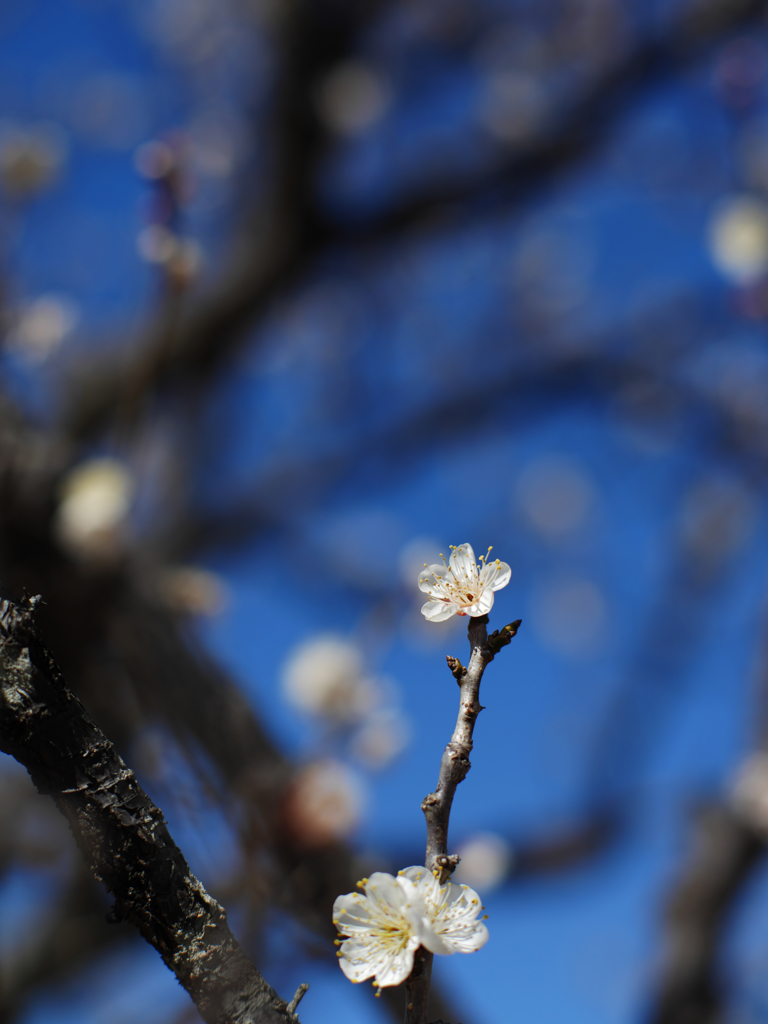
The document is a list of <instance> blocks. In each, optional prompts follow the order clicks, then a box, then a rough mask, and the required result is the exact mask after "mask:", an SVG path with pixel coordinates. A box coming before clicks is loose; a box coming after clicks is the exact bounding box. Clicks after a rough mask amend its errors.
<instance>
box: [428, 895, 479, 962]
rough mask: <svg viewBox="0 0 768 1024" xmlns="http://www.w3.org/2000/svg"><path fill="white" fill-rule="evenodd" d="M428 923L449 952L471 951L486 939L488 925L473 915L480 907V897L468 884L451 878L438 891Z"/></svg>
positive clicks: (476, 913) (476, 915)
mask: <svg viewBox="0 0 768 1024" xmlns="http://www.w3.org/2000/svg"><path fill="white" fill-rule="evenodd" d="M441 896H442V905H441V906H440V907H439V908H438V909H437V911H436V913H435V915H434V917H433V919H432V927H433V928H434V930H435V933H436V934H437V935H438V937H439V938H440V940H441V941H442V943H443V944H444V945H445V946H447V947H448V948H449V950H450V952H454V953H474V952H475V950H478V949H480V948H481V947H482V946H484V945H485V943H486V942H487V941H488V929H487V928H486V926H485V925H484V924H483V922H482V921H478V920H477V917H478V915H479V913H480V911H481V910H482V909H483V908H482V906H481V905H480V897H479V896H478V895H477V893H476V892H475V890H474V889H470V888H469V886H468V885H456V884H455V883H453V882H451V883H449V885H447V886H445V887H444V888H443V891H442V893H441Z"/></svg>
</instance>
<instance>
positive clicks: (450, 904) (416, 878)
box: [333, 867, 488, 988]
mask: <svg viewBox="0 0 768 1024" xmlns="http://www.w3.org/2000/svg"><path fill="white" fill-rule="evenodd" d="M359 884H360V885H362V886H363V889H364V895H361V894H360V893H356V892H351V893H348V894H347V895H346V896H339V898H338V899H337V900H336V902H335V903H334V905H333V923H334V924H335V925H336V927H337V928H338V930H339V932H340V933H341V934H342V935H343V936H345V937H346V938H345V941H344V942H342V943H341V949H340V951H339V954H338V955H339V964H340V966H341V969H342V971H343V972H344V973H345V974H346V976H347V977H348V978H349V979H350V981H354V982H358V981H365V980H366V978H375V979H376V980H375V981H374V985H377V986H379V987H382V988H385V987H387V986H390V985H399V984H400V983H401V982H403V981H405V979H406V978H407V977H408V975H409V974H410V973H411V971H412V970H413V957H414V954H415V952H416V950H417V949H418V948H419V946H424V947H425V948H426V949H428V950H430V952H432V953H443V954H449V953H474V952H475V950H477V949H480V947H481V946H484V945H485V943H486V942H487V941H488V929H487V928H486V926H485V925H484V924H483V922H482V921H478V920H477V917H478V914H479V913H480V911H481V910H482V909H483V908H482V907H481V905H480V898H479V896H478V895H477V893H476V892H475V891H474V889H470V888H469V886H468V885H456V884H455V883H454V882H448V883H446V884H444V885H440V884H439V882H438V881H437V879H436V878H435V877H434V875H433V874H432V872H431V871H428V870H427V869H426V868H425V867H411V868H405V870H403V871H400V872H399V873H398V875H397V877H396V878H394V877H393V876H392V875H388V874H386V873H385V872H383V871H377V872H376V874H373V875H371V877H370V878H366V879H364V880H363V882H361V883H359Z"/></svg>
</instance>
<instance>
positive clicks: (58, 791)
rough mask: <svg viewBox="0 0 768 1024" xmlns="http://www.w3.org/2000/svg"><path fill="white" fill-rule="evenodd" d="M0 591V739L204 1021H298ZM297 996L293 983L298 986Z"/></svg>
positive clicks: (21, 613)
mask: <svg viewBox="0 0 768 1024" xmlns="http://www.w3.org/2000/svg"><path fill="white" fill-rule="evenodd" d="M36 603H37V599H34V598H33V599H32V600H30V601H29V602H28V606H27V607H26V608H24V607H21V606H19V605H15V604H13V603H12V602H10V601H5V600H4V601H1V602H0V749H2V750H3V751H5V752H6V753H8V754H11V755H12V756H13V757H15V758H16V760H18V761H19V762H20V763H21V764H23V765H24V766H25V768H26V769H27V771H28V772H29V774H30V775H31V777H32V781H33V782H34V784H35V786H36V787H37V789H38V792H40V793H41V794H46V795H49V796H51V797H53V799H54V801H55V802H56V805H57V807H58V808H59V810H60V811H61V813H62V814H63V815H64V817H65V818H66V819H67V821H68V823H69V826H70V828H71V830H72V833H73V835H74V837H75V841H76V842H77V845H78V847H79V848H80V851H81V852H82V854H83V856H84V857H85V859H86V861H87V862H88V864H89V865H90V868H91V870H92V871H93V873H94V874H95V876H96V877H97V878H98V879H99V880H101V881H103V882H104V883H105V885H106V886H107V889H108V890H109V891H110V892H111V893H113V894H114V896H115V906H114V911H113V919H114V920H121V919H123V918H127V919H128V920H130V921H131V922H132V923H133V924H135V925H136V926H137V927H138V929H139V931H140V932H141V934H142V935H143V936H144V938H145V939H146V940H147V941H148V942H150V943H151V944H152V945H153V946H154V947H155V949H157V951H158V952H159V953H160V955H161V956H162V958H163V961H164V962H165V964H166V965H167V966H168V967H169V968H170V969H171V970H172V971H173V973H174V974H175V975H176V977H177V979H178V980H179V982H180V983H181V985H182V986H183V987H184V988H185V989H186V990H187V992H188V993H189V994H190V996H191V997H192V999H193V1000H194V1002H195V1004H196V1006H197V1008H198V1010H199V1011H200V1015H201V1016H202V1018H203V1020H204V1021H206V1024H225V1022H226V1024H297V1018H296V1016H295V1015H294V1014H293V1013H292V1012H291V1011H289V1010H288V1007H287V1005H286V1003H285V1002H284V1000H282V999H281V998H280V997H279V996H278V995H277V993H276V992H275V991H274V990H273V989H272V988H271V987H270V986H269V985H268V984H267V982H266V981H265V980H264V978H263V977H262V976H261V974H260V973H259V972H258V971H257V970H256V968H255V967H254V966H253V964H252V963H251V962H250V960H249V959H248V958H247V957H246V955H245V953H244V952H243V950H242V949H241V948H240V946H239V944H238V942H237V940H236V939H235V937H234V936H233V935H232V932H231V931H230V929H229V926H228V924H227V919H226V913H225V911H224V909H223V908H222V907H220V906H219V904H218V903H217V902H216V901H215V900H214V899H213V898H212V897H211V896H210V895H209V894H208V893H207V892H206V891H205V889H204V888H203V886H202V884H201V883H200V882H199V881H198V879H197V878H195V876H194V875H193V874H192V872H191V871H190V869H189V865H188V864H187V862H186V860H185V859H184V855H183V854H182V852H181V850H179V848H178V847H177V846H176V844H175V843H174V842H173V839H172V838H171V835H170V833H169V832H168V829H167V827H166V824H165V820H164V818H163V815H162V812H161V811H160V810H159V809H158V808H157V807H156V806H155V805H154V804H153V803H152V801H151V800H150V799H149V797H148V796H147V794H146V793H145V792H144V791H143V789H142V788H141V787H140V786H139V784H138V782H137V781H136V778H135V776H134V774H133V772H131V771H130V769H129V768H127V766H126V765H125V763H124V762H123V761H122V759H121V758H120V757H119V756H118V754H117V752H116V751H115V748H114V747H113V746H112V744H111V743H110V742H109V740H108V739H107V738H106V736H105V735H104V734H103V733H102V732H101V730H100V729H99V728H98V727H97V726H96V725H95V724H94V722H93V721H92V720H91V719H90V718H89V716H88V714H87V713H86V711H85V709H84V708H83V706H82V704H81V703H80V702H79V700H78V699H77V698H76V697H75V696H74V694H72V693H71V692H70V691H69V690H68V689H67V687H66V685H65V684H64V680H63V678H62V676H61V673H60V672H59V670H58V668H57V667H56V665H55V664H54V662H53V660H52V658H51V656H50V655H49V654H48V652H47V651H46V650H45V648H44V647H43V645H42V643H41V642H40V640H39V638H38V636H37V632H36V630H35V627H34V624H33V620H32V611H33V610H34V607H35V604H36ZM297 995H298V993H297Z"/></svg>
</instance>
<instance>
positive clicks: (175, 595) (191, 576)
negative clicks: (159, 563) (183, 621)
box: [159, 565, 227, 615]
mask: <svg viewBox="0 0 768 1024" xmlns="http://www.w3.org/2000/svg"><path fill="white" fill-rule="evenodd" d="M159 582H160V592H161V594H162V597H163V599H164V600H165V603H166V604H167V606H168V607H169V608H170V609H172V611H175V612H181V613H182V614H186V615H219V614H220V613H221V612H222V611H224V608H225V607H226V603H227V589H226V585H225V583H224V581H223V580H222V578H221V577H220V576H217V574H216V573H215V572H209V571H208V570H207V569H198V568H196V567H194V566H191V565H182V566H176V567H175V568H173V569H166V570H165V572H163V574H162V575H161V577H160V581H159Z"/></svg>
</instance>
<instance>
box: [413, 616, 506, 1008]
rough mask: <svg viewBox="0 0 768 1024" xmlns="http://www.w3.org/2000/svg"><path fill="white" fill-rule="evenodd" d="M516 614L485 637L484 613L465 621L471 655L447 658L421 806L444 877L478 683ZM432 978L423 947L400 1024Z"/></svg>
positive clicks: (423, 998) (432, 857) (451, 861)
mask: <svg viewBox="0 0 768 1024" xmlns="http://www.w3.org/2000/svg"><path fill="white" fill-rule="evenodd" d="M520 622H521V620H520V619H517V621H515V622H511V623H510V624H509V625H508V626H505V627H504V628H503V629H502V630H501V631H499V630H495V631H494V632H493V633H491V635H490V636H488V631H487V629H486V627H487V625H488V616H487V615H482V616H480V617H479V618H471V619H470V620H469V628H468V631H467V633H468V637H469V646H470V649H471V651H472V655H471V657H470V660H469V665H468V666H467V667H466V668H465V667H464V666H463V665H462V664H461V662H460V661H459V660H458V658H451V657H448V658H447V659H446V660H447V661H448V667H449V668H450V670H451V672H452V673H453V676H454V678H455V679H456V682H457V683H458V684H459V688H460V691H461V696H460V699H459V715H458V718H457V719H456V727H455V728H454V730H453V735H452V736H451V739H450V742H449V743H448V746H447V747H446V748H445V750H444V751H443V756H442V759H441V761H440V775H439V777H438V781H437V787H436V788H435V791H434V792H433V793H430V794H429V795H428V796H426V797H424V800H423V802H422V805H421V809H422V811H424V817H425V818H426V820H427V853H426V859H425V866H426V867H427V868H429V869H430V871H433V872H437V871H438V870H439V872H440V881H441V882H445V881H446V880H447V879H448V878H449V877H450V876H451V874H452V873H453V871H454V870H455V868H456V866H457V864H458V863H459V858H458V857H456V856H452V857H451V856H449V855H448V824H449V821H450V817H451V806H452V804H453V797H454V794H455V793H456V787H457V786H458V784H459V783H460V782H461V781H462V780H463V779H464V777H465V776H466V774H467V772H468V771H469V769H470V768H471V767H472V765H471V764H470V761H469V755H470V754H471V752H472V734H473V732H474V729H475V721H476V720H477V716H478V715H479V714H480V712H481V711H482V710H483V707H482V705H481V703H480V682H481V680H482V678H483V673H484V672H485V668H486V665H489V664H490V663H491V662H492V661H493V659H494V657H495V656H496V655H497V654H498V653H499V651H500V650H501V648H502V647H506V645H507V644H508V643H509V642H510V640H511V639H512V637H513V636H515V634H516V633H517V631H518V629H519V628H520ZM431 977H432V953H430V952H428V951H427V950H426V949H424V948H423V947H422V948H421V949H419V951H418V953H417V954H416V958H415V961H414V967H413V971H412V973H411V976H410V978H409V979H408V981H407V982H406V993H407V994H406V1006H405V1024H427V1015H428V1010H429V985H430V980H431Z"/></svg>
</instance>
